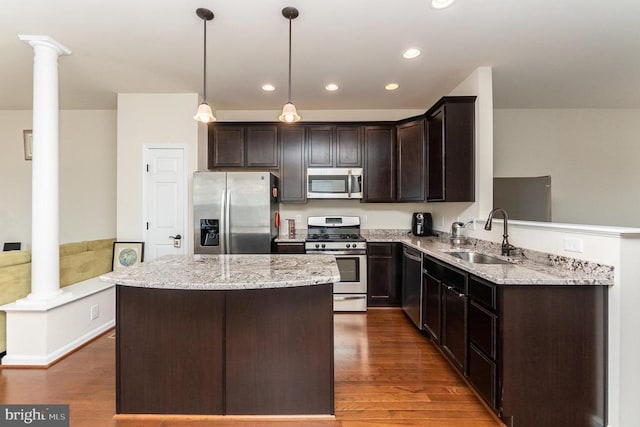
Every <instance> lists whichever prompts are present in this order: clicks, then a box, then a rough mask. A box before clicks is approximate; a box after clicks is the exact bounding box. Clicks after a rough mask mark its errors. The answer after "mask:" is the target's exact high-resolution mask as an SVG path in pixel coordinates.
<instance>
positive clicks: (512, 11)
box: [0, 0, 640, 110]
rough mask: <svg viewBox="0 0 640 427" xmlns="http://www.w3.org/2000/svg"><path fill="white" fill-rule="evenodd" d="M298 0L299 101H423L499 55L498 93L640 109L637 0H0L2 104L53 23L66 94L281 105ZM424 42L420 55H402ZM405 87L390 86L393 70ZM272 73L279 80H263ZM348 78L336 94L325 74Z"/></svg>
mask: <svg viewBox="0 0 640 427" xmlns="http://www.w3.org/2000/svg"><path fill="white" fill-rule="evenodd" d="M284 6H295V7H297V8H298V9H299V11H300V16H299V17H298V18H297V19H295V20H294V21H293V89H292V91H293V101H294V103H295V104H296V105H297V107H298V109H300V110H310V109H412V108H426V107H428V106H429V105H431V104H432V103H433V102H434V101H436V100H437V99H438V98H440V97H441V96H443V95H445V94H447V93H449V91H451V90H452V89H453V88H454V87H455V86H456V85H457V83H459V82H460V81H462V80H463V79H464V78H465V77H466V76H468V75H469V74H470V73H471V72H472V71H473V70H474V69H475V68H477V67H478V66H491V67H493V77H494V106H495V107H502V108H509V107H511V108H527V107H528V108H554V107H555V108H640V1H638V0H617V1H603V0H457V2H456V3H455V4H454V5H453V6H452V7H450V8H449V9H445V10H441V11H437V10H434V9H432V8H431V6H430V0H224V1H223V0H153V1H152V0H110V1H99V0H83V1H81V0H1V9H2V10H1V11H0V58H2V59H1V61H2V66H1V67H0V109H30V108H31V103H32V69H33V51H32V49H31V48H30V47H29V46H28V45H27V44H25V43H24V42H21V41H20V40H18V34H30V35H48V36H51V37H53V38H54V39H55V40H57V41H58V42H60V43H61V44H63V45H65V46H66V47H68V48H69V49H71V50H72V52H73V53H72V54H71V55H70V56H65V57H61V59H60V107H61V108H64V109H101V108H115V105H116V94H117V93H126V92H139V93H145V92H149V93H163V92H200V93H201V92H202V36H203V33H202V21H201V20H200V19H199V18H198V17H197V16H196V14H195V9H196V8H198V7H206V8H209V9H211V10H212V11H213V12H214V14H215V19H214V20H213V21H210V22H209V24H208V29H207V31H208V48H207V51H208V73H207V74H208V100H209V102H210V104H212V106H213V107H214V108H215V109H219V110H244V109H251V110H253V109H268V110H277V109H280V108H281V106H282V104H283V103H284V102H285V101H286V96H287V88H286V82H287V49H288V23H287V20H286V19H285V18H283V17H282V15H281V10H282V8H283V7H284ZM408 47H419V48H420V49H422V52H423V54H422V55H421V56H420V57H418V58H417V59H414V60H410V61H409V60H406V59H403V58H402V57H401V53H402V51H403V50H404V49H405V48H408ZM391 81H395V82H397V83H399V84H400V89H398V90H396V91H394V92H387V91H385V90H384V89H383V86H384V84H385V83H388V82H391ZM266 82H270V83H272V84H274V85H275V86H276V87H277V90H276V91H275V92H271V93H265V92H263V91H262V90H261V89H260V86H261V85H262V84H263V83H266ZM329 82H335V83H338V84H339V85H340V90H339V91H337V92H335V93H329V92H326V91H325V90H324V86H325V84H327V83H329Z"/></svg>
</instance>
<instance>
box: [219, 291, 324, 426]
mask: <svg viewBox="0 0 640 427" xmlns="http://www.w3.org/2000/svg"><path fill="white" fill-rule="evenodd" d="M331 289H332V286H331V285H328V286H326V285H323V286H302V287H297V288H288V289H287V290H286V295H285V296H283V294H282V289H262V290H260V291H259V292H256V290H249V291H244V290H243V291H230V292H227V301H226V304H227V320H226V343H225V347H226V365H225V375H226V380H225V396H226V399H225V406H226V414H234V415H254V414H261V415H292V414H333V310H331V309H329V310H328V309H327V308H328V307H332V305H333V295H332V293H331V292H327V290H329V291H330V290H331Z"/></svg>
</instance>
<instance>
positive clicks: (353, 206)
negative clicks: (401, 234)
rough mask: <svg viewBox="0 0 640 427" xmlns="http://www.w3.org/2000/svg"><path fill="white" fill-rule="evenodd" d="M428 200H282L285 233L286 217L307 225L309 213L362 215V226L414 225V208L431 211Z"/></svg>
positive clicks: (405, 226)
mask: <svg viewBox="0 0 640 427" xmlns="http://www.w3.org/2000/svg"><path fill="white" fill-rule="evenodd" d="M430 209H431V207H430V205H427V204H426V203H360V202H359V201H357V200H310V201H308V202H307V203H304V204H294V203H289V204H281V205H280V217H281V218H282V220H283V221H282V224H283V225H282V227H281V229H280V233H281V234H286V233H287V224H286V222H284V220H285V219H295V220H296V228H307V217H309V216H320V215H354V216H359V217H360V221H361V223H362V224H361V226H362V228H365V229H370V228H381V229H405V230H408V229H409V228H411V214H412V213H413V212H429V211H430Z"/></svg>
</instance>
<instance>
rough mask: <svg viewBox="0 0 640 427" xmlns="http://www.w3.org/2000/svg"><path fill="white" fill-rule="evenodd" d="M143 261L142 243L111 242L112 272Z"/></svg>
mask: <svg viewBox="0 0 640 427" xmlns="http://www.w3.org/2000/svg"><path fill="white" fill-rule="evenodd" d="M142 261H144V242H113V261H112V265H111V267H112V269H113V271H118V270H122V269H123V268H128V267H131V266H132V265H136V264H138V263H141V262H142Z"/></svg>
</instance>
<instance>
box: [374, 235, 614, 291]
mask: <svg viewBox="0 0 640 427" xmlns="http://www.w3.org/2000/svg"><path fill="white" fill-rule="evenodd" d="M362 234H363V236H364V237H365V238H366V239H367V241H368V242H398V243H403V244H405V245H407V246H409V247H412V248H415V249H418V250H420V251H421V252H423V253H425V254H427V255H430V256H431V257H433V258H436V259H438V260H441V261H444V262H445V263H447V264H449V265H451V266H453V267H456V268H458V269H460V270H464V271H467V272H469V273H472V274H474V275H475V276H478V277H481V278H483V279H486V280H489V281H491V282H493V283H497V284H502V285H531V284H538V285H602V286H610V285H613V283H614V281H613V267H611V266H607V265H602V264H597V263H593V262H588V261H581V260H576V259H573V258H568V257H561V256H557V255H551V254H545V253H541V252H536V251H530V250H526V249H525V250H522V251H519V252H520V253H519V254H518V255H516V256H514V257H503V256H501V255H500V252H499V248H500V245H499V244H496V243H492V242H487V241H483V240H477V239H470V243H469V244H467V245H462V246H459V247H452V245H451V243H449V235H448V234H447V233H443V234H442V235H441V236H440V237H416V236H413V235H411V234H409V233H408V232H407V231H400V230H395V231H392V230H388V231H387V230H362ZM452 251H474V252H480V253H483V254H486V255H491V256H494V257H496V258H501V259H503V260H506V261H510V264H473V263H470V262H467V261H464V260H462V259H460V258H457V257H455V256H453V255H450V254H449V253H448V252H452Z"/></svg>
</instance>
